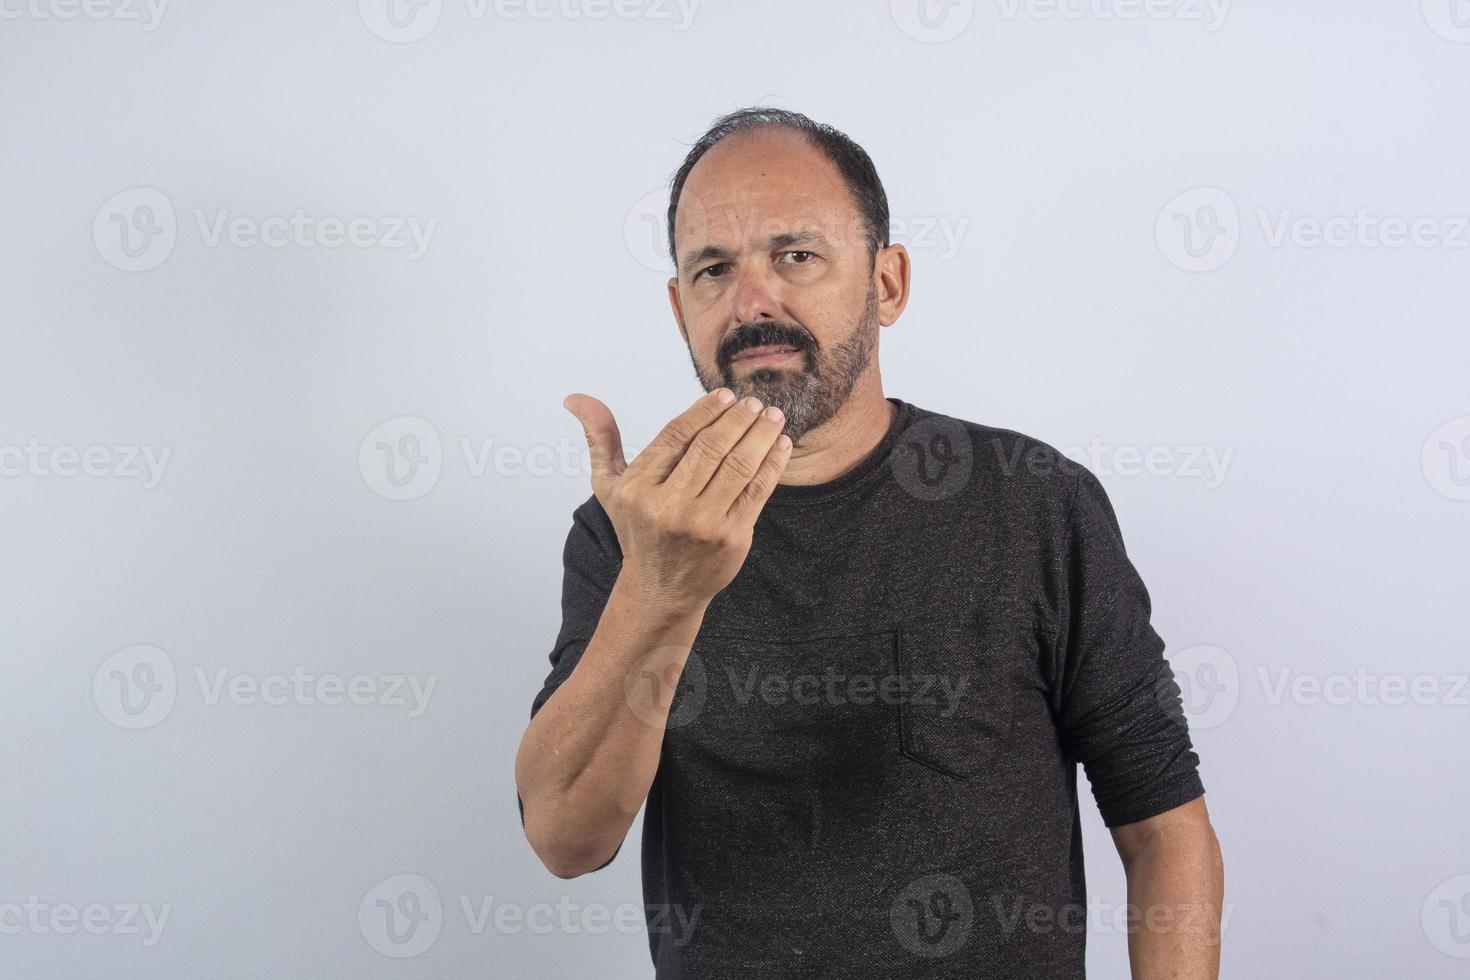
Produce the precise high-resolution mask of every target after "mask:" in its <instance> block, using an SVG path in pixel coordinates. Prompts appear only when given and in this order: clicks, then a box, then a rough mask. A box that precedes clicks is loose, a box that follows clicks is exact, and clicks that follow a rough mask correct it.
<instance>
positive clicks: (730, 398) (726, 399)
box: [715, 388, 735, 405]
mask: <svg viewBox="0 0 1470 980" xmlns="http://www.w3.org/2000/svg"><path fill="white" fill-rule="evenodd" d="M715 400H716V401H718V402H719V403H720V404H721V405H732V404H734V402H735V392H733V391H731V390H730V389H729V388H719V389H717V390H716V391H715Z"/></svg>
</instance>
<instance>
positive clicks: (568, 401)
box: [561, 392, 628, 499]
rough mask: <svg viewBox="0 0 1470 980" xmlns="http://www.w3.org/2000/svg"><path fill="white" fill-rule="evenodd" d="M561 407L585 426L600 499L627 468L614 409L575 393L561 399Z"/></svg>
mask: <svg viewBox="0 0 1470 980" xmlns="http://www.w3.org/2000/svg"><path fill="white" fill-rule="evenodd" d="M561 404H562V407H563V408H565V409H566V410H567V411H568V412H571V413H572V415H574V416H576V419H577V421H578V422H580V423H582V434H583V435H584V436H586V437H587V449H588V450H589V451H590V452H591V455H592V490H593V492H594V493H596V494H597V495H598V498H599V499H600V498H601V497H602V489H603V488H605V487H606V486H607V485H608V484H609V483H611V482H612V481H613V480H615V479H617V478H618V477H619V476H621V475H622V473H623V471H624V470H626V469H627V468H628V461H627V460H626V459H624V458H623V436H622V433H621V432H619V431H618V423H617V420H616V419H614V418H613V413H612V410H611V409H609V408H608V407H607V406H606V405H604V404H603V403H602V402H600V401H598V400H597V399H596V398H593V397H592V396H591V395H584V394H582V393H580V392H574V393H572V394H570V395H568V396H567V397H566V398H564V399H562V403H561Z"/></svg>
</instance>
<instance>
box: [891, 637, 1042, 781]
mask: <svg viewBox="0 0 1470 980" xmlns="http://www.w3.org/2000/svg"><path fill="white" fill-rule="evenodd" d="M895 657H896V667H897V671H896V672H897V674H898V676H899V677H901V678H904V679H905V682H906V684H907V685H908V692H909V693H908V695H907V696H906V697H904V698H903V699H902V700H901V701H900V703H899V705H898V722H899V723H898V729H899V730H898V743H899V750H900V751H901V752H902V753H903V754H904V755H905V756H907V757H908V758H909V759H911V760H913V761H915V762H919V763H922V764H924V765H926V766H929V767H930V768H932V769H936V770H938V771H939V772H941V773H944V774H946V775H948V776H951V777H953V778H955V779H971V778H974V777H975V776H978V775H980V774H981V773H983V772H985V771H986V770H987V769H988V768H989V767H991V766H993V765H995V764H996V763H997V761H998V757H999V756H1000V754H1001V752H1002V751H1003V749H1004V746H1005V743H1006V741H1007V739H1008V737H1009V735H1010V731H1011V722H1012V719H1013V717H1014V711H1015V704H1014V702H1015V695H1016V690H1017V689H1016V686H1015V680H1014V677H1013V674H1014V672H1015V670H1016V668H1017V663H1018V657H1017V638H1016V636H1015V635H1013V631H1012V630H1011V629H1010V628H1008V627H1005V626H1001V625H996V624H988V623H978V622H975V621H969V620H956V621H939V620H932V621H931V620H925V621H918V622H910V623H906V624H904V625H903V626H901V627H899V629H898V631H897V633H896V643H895Z"/></svg>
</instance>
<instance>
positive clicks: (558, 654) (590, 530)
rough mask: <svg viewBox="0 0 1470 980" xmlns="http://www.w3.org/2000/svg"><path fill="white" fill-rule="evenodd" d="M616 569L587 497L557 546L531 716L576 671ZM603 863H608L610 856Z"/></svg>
mask: <svg viewBox="0 0 1470 980" xmlns="http://www.w3.org/2000/svg"><path fill="white" fill-rule="evenodd" d="M621 568H622V552H621V549H619V548H618V545H617V532H616V531H614V530H613V526H612V522H611V521H610V520H609V519H608V517H607V513H606V512H605V511H604V510H603V509H602V505H601V504H599V503H598V502H597V498H596V497H595V496H593V497H590V498H588V499H587V501H586V502H585V503H583V504H582V505H581V506H580V507H578V508H577V509H576V510H575V511H573V512H572V527H571V530H569V531H568V532H567V538H566V544H565V545H564V546H563V548H562V581H561V628H560V629H559V630H558V631H557V636H556V640H555V642H554V643H552V649H551V655H550V658H549V659H550V660H551V672H550V673H549V674H547V675H546V680H545V682H544V683H543V684H542V685H541V690H540V691H539V692H537V694H536V696H535V697H534V698H533V699H532V700H531V717H533V718H534V717H535V716H536V712H538V711H540V710H541V708H542V706H543V705H545V704H546V702H547V700H548V699H549V698H550V697H551V695H552V694H554V693H556V689H557V688H558V687H560V686H561V685H562V682H563V681H565V680H566V679H567V678H568V677H570V676H571V673H572V671H573V670H574V669H576V666H577V663H578V662H579V661H580V660H581V659H582V652H583V651H584V650H586V649H587V643H588V642H589V641H590V640H591V639H592V634H593V633H594V632H596V630H597V623H598V621H599V620H601V619H602V610H603V608H604V607H605V606H606V605H607V600H608V596H609V595H610V594H611V593H612V587H613V584H614V583H615V582H616V581H617V577H618V571H619V570H620V569H621ZM516 804H517V806H518V807H519V808H520V811H521V824H522V826H524V825H525V822H526V807H525V803H524V802H523V801H522V800H521V796H520V794H519V793H517V794H516ZM613 856H614V857H616V856H617V855H616V854H614V855H613ZM608 863H609V864H610V863H612V862H611V859H609V860H608ZM606 866H607V865H606V864H605V865H603V867H606ZM599 870H600V869H599Z"/></svg>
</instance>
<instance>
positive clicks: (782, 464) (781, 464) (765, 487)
mask: <svg viewBox="0 0 1470 980" xmlns="http://www.w3.org/2000/svg"><path fill="white" fill-rule="evenodd" d="M790 461H791V437H790V436H788V435H787V434H786V433H784V432H783V433H781V434H780V435H779V436H777V437H776V441H775V442H773V443H771V451H770V452H768V453H766V458H765V459H764V460H763V461H762V462H761V465H760V468H759V469H757V470H756V471H755V476H753V477H751V478H750V482H749V483H747V484H746V485H745V489H744V490H742V491H740V493H739V494H738V495H737V496H736V497H735V503H733V504H732V505H731V506H730V519H731V520H733V521H737V522H740V523H742V524H754V523H755V519H756V518H757V517H759V516H760V512H761V509H762V508H764V507H765V506H766V501H767V500H769V499H771V494H772V492H774V491H775V489H776V484H777V482H778V481H779V480H780V479H781V474H782V473H784V472H786V464H787V463H789V462H790Z"/></svg>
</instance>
